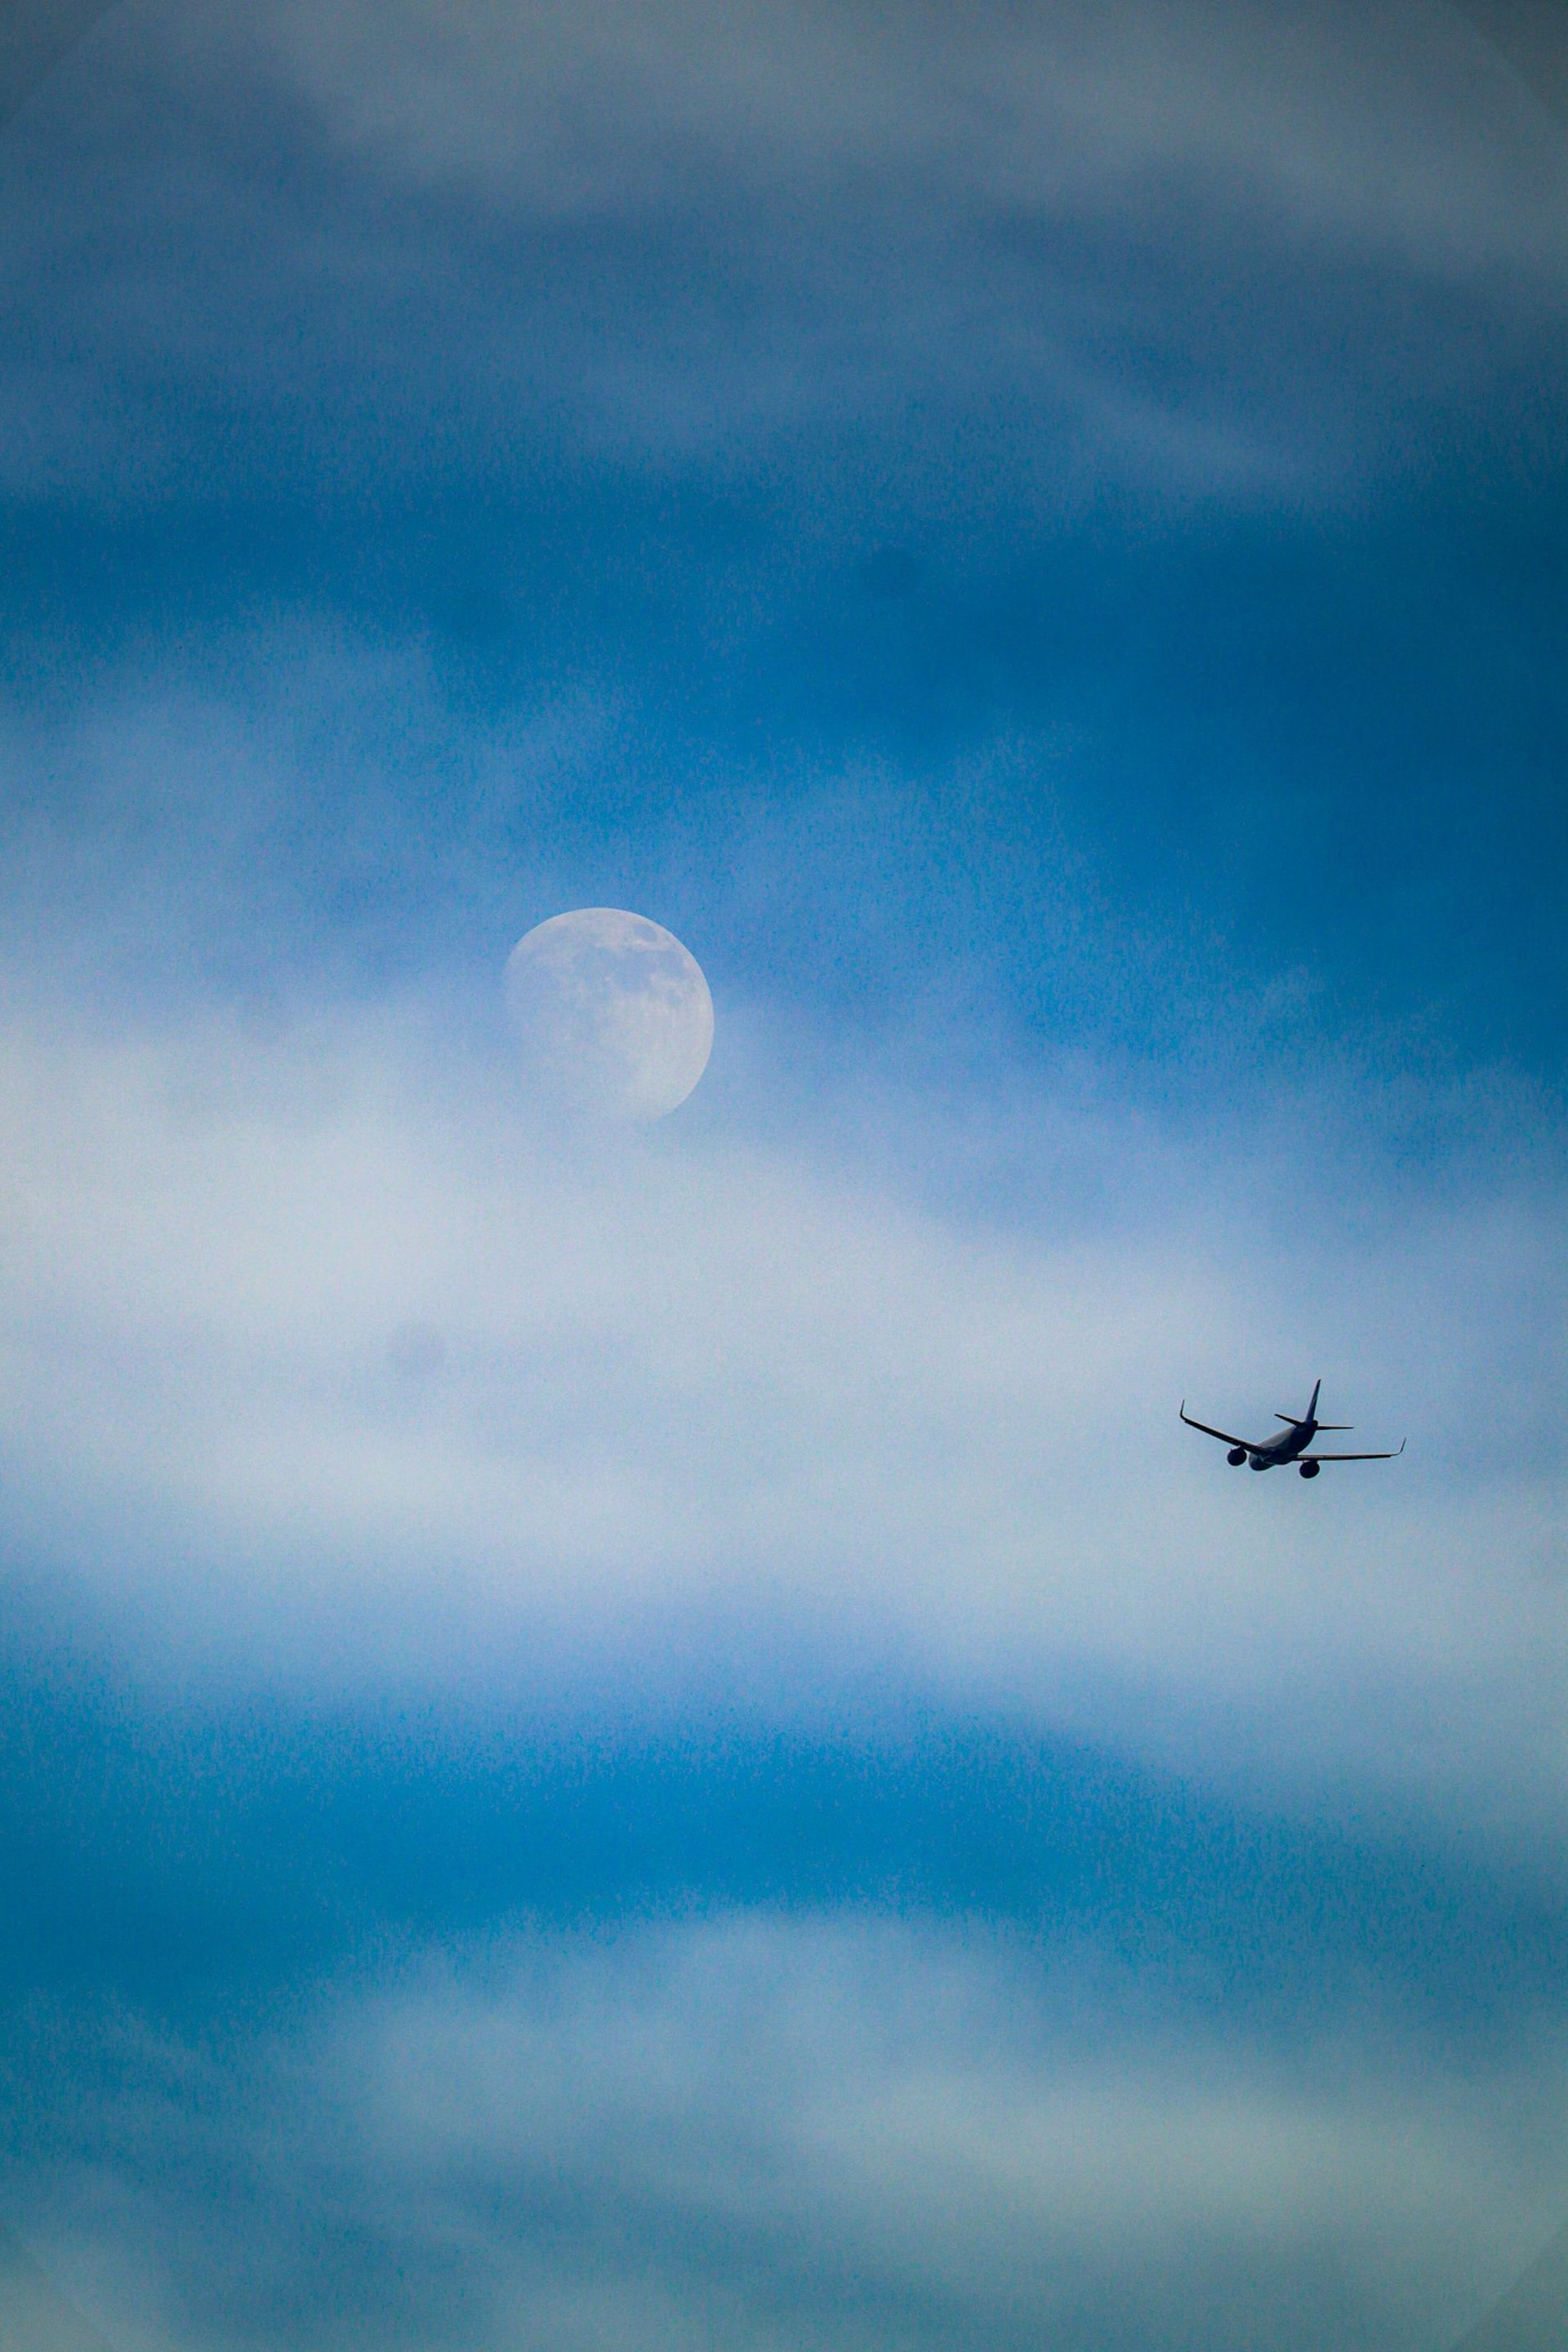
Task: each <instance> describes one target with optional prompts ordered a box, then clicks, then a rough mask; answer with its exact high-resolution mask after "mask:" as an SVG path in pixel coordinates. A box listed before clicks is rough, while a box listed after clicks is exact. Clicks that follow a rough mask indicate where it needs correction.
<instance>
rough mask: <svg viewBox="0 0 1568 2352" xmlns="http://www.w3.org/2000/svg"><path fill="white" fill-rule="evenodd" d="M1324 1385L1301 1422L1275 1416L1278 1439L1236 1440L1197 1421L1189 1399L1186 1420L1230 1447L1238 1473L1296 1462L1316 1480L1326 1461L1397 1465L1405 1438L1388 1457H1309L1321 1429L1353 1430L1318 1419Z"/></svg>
mask: <svg viewBox="0 0 1568 2352" xmlns="http://www.w3.org/2000/svg"><path fill="white" fill-rule="evenodd" d="M1322 1385H1323V1383H1322V1381H1318V1383H1317V1386H1316V1387H1315V1388H1314V1389H1313V1391H1312V1401H1311V1402H1310V1404H1309V1406H1308V1407H1307V1410H1306V1412H1304V1413H1303V1414H1302V1415H1301V1418H1300V1421H1298V1420H1297V1418H1296V1416H1295V1414H1294V1413H1292V1412H1277V1413H1276V1414H1275V1416H1274V1418H1275V1420H1276V1421H1282V1422H1283V1423H1285V1427H1284V1428H1283V1429H1282V1430H1281V1431H1280V1432H1279V1435H1278V1437H1260V1438H1258V1439H1253V1438H1250V1437H1233V1436H1232V1434H1231V1433H1230V1431H1229V1430H1228V1429H1211V1428H1210V1427H1209V1424H1208V1423H1207V1422H1206V1421H1194V1419H1193V1417H1192V1414H1191V1413H1190V1412H1188V1411H1187V1401H1186V1399H1185V1397H1184V1398H1183V1399H1182V1419H1183V1420H1184V1422H1185V1423H1186V1424H1187V1427H1188V1428H1189V1429H1201V1430H1202V1431H1203V1433H1204V1435H1205V1437H1217V1438H1218V1439H1219V1442H1220V1444H1222V1445H1228V1446H1229V1448H1230V1452H1229V1453H1228V1454H1226V1461H1227V1462H1228V1463H1229V1464H1230V1465H1231V1467H1232V1469H1234V1470H1239V1469H1240V1467H1241V1465H1242V1464H1243V1463H1244V1462H1250V1463H1251V1465H1252V1466H1253V1468H1254V1469H1255V1470H1279V1469H1283V1467H1284V1466H1285V1465H1286V1464H1287V1463H1288V1462H1293V1463H1294V1464H1295V1465H1296V1467H1297V1469H1298V1470H1299V1471H1300V1474H1301V1475H1302V1477H1303V1478H1315V1477H1316V1476H1317V1475H1318V1465H1319V1464H1320V1463H1322V1462H1393V1461H1394V1460H1395V1458H1396V1457H1397V1456H1398V1455H1399V1454H1403V1453H1404V1451H1405V1440H1404V1439H1403V1438H1401V1439H1400V1441H1399V1444H1397V1445H1396V1446H1395V1447H1394V1450H1393V1451H1392V1452H1391V1453H1388V1454H1309V1453H1308V1451H1307V1448H1308V1446H1309V1445H1310V1444H1311V1443H1312V1440H1313V1438H1314V1437H1316V1436H1317V1434H1318V1432H1319V1431H1320V1430H1321V1429H1331V1430H1335V1431H1338V1430H1342V1429H1349V1428H1350V1427H1351V1423H1349V1422H1348V1421H1320V1420H1319V1419H1318V1417H1317V1413H1318V1391H1319V1390H1320V1389H1321V1387H1322Z"/></svg>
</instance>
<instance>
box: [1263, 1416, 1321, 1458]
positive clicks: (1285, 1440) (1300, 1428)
mask: <svg viewBox="0 0 1568 2352" xmlns="http://www.w3.org/2000/svg"><path fill="white" fill-rule="evenodd" d="M1317 1433H1318V1424H1317V1423H1316V1422H1315V1421H1314V1420H1313V1419H1312V1417H1311V1415H1310V1413H1309V1414H1308V1416H1307V1418H1306V1420H1305V1421H1299V1422H1297V1423H1295V1424H1294V1425H1293V1426H1292V1427H1291V1428H1289V1429H1282V1430H1281V1431H1280V1433H1279V1436H1278V1437H1271V1438H1269V1440H1268V1443H1267V1444H1264V1445H1253V1446H1249V1447H1248V1448H1247V1464H1248V1466H1249V1467H1250V1468H1251V1469H1254V1470H1277V1469H1279V1467H1280V1465H1282V1464H1283V1463H1286V1462H1294V1461H1295V1460H1296V1458H1297V1456H1298V1455H1299V1454H1305V1452H1306V1451H1307V1448H1308V1446H1309V1445H1310V1444H1311V1443H1312V1440H1313V1438H1314V1437H1316V1435H1317Z"/></svg>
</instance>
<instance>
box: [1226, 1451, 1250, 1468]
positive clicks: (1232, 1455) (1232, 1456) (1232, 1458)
mask: <svg viewBox="0 0 1568 2352" xmlns="http://www.w3.org/2000/svg"><path fill="white" fill-rule="evenodd" d="M1225 1458H1226V1461H1227V1462H1228V1463H1229V1465H1230V1466H1231V1468H1232V1469H1233V1470H1239V1469H1240V1467H1241V1465H1242V1464H1243V1463H1244V1462H1245V1461H1246V1459H1247V1448H1246V1446H1245V1445H1233V1446H1232V1447H1231V1449H1230V1452H1229V1453H1228V1454H1226V1457H1225Z"/></svg>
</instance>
